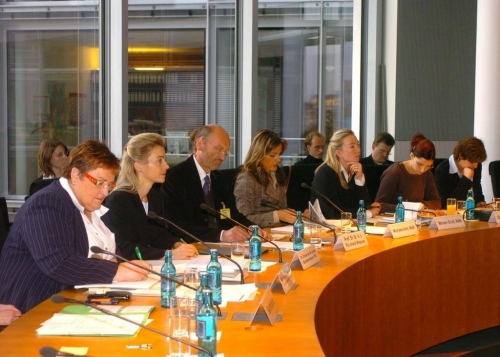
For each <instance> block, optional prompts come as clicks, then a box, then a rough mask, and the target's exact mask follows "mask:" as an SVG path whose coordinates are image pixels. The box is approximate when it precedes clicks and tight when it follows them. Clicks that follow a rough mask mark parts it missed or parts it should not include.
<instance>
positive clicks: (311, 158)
mask: <svg viewBox="0 0 500 357" xmlns="http://www.w3.org/2000/svg"><path fill="white" fill-rule="evenodd" d="M304 146H305V147H306V150H307V156H306V157H305V158H304V159H302V160H299V161H297V162H296V163H295V164H294V166H295V165H309V164H316V165H319V164H321V163H323V152H324V151H325V137H324V136H323V134H321V133H318V132H317V131H313V132H312V133H309V134H307V136H306V139H305V140H304Z"/></svg>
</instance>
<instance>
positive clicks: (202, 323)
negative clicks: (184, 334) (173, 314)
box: [196, 289, 217, 357]
mask: <svg viewBox="0 0 500 357" xmlns="http://www.w3.org/2000/svg"><path fill="white" fill-rule="evenodd" d="M196 335H197V336H198V346H200V347H203V348H204V349H206V350H208V351H210V352H212V353H213V355H214V356H217V352H216V350H217V311H215V309H214V305H213V300H212V292H211V291H210V289H208V290H207V289H204V290H203V304H202V306H201V308H200V309H199V310H198V312H197V314H196ZM198 357H209V355H208V354H207V353H205V352H202V351H198Z"/></svg>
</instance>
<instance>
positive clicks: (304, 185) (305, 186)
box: [300, 182, 359, 231]
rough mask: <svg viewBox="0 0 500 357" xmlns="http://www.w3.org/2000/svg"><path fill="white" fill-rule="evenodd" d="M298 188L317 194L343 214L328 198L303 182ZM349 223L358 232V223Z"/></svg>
mask: <svg viewBox="0 0 500 357" xmlns="http://www.w3.org/2000/svg"><path fill="white" fill-rule="evenodd" d="M300 186H302V187H303V188H305V189H307V190H309V191H311V192H314V193H315V194H317V195H318V196H319V197H321V198H322V199H324V200H325V201H326V202H327V203H328V204H329V205H330V206H332V207H333V208H335V209H336V210H337V212H339V213H341V214H342V213H344V211H342V210H341V209H340V207H339V206H337V205H336V204H335V203H333V202H332V201H331V200H330V199H329V198H328V197H326V196H325V195H324V194H322V193H321V192H319V191H318V190H316V189H314V188H312V187H311V186H309V185H308V184H307V183H305V182H302V183H301V184H300ZM351 222H352V223H354V225H355V226H356V227H357V228H358V231H359V226H358V223H356V222H355V221H354V220H352V219H351Z"/></svg>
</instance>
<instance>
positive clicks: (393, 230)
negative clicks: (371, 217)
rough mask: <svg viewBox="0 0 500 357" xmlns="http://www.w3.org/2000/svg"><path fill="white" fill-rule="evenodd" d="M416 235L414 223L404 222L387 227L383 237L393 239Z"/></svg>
mask: <svg viewBox="0 0 500 357" xmlns="http://www.w3.org/2000/svg"><path fill="white" fill-rule="evenodd" d="M417 234H418V229H417V225H416V224H415V221H404V222H400V223H393V224H389V225H387V228H386V229H385V233H384V237H392V238H394V239H397V238H403V237H408V236H413V235H417Z"/></svg>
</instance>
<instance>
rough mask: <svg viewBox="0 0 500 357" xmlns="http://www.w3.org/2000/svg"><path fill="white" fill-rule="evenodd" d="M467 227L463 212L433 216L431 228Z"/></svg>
mask: <svg viewBox="0 0 500 357" xmlns="http://www.w3.org/2000/svg"><path fill="white" fill-rule="evenodd" d="M462 227H465V222H464V218H463V217H462V215H461V214H452V215H449V216H437V217H434V218H432V221H431V224H430V225H429V228H433V229H438V230H443V229H452V228H462Z"/></svg>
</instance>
